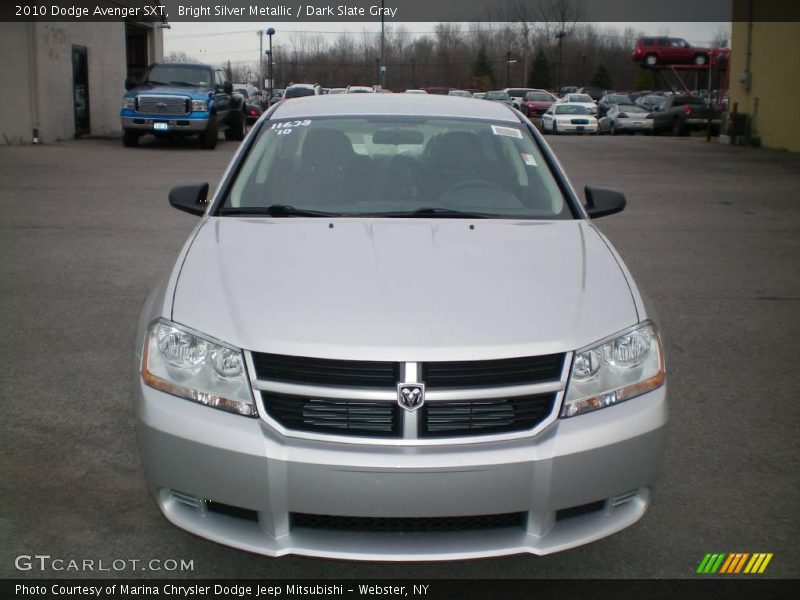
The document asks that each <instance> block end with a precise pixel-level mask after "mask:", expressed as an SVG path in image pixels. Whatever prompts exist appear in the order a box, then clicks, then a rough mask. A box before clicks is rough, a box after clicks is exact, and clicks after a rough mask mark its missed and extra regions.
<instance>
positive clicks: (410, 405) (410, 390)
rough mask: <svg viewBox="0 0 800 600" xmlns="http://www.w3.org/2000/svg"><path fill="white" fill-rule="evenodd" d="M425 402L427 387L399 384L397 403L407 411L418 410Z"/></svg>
mask: <svg viewBox="0 0 800 600" xmlns="http://www.w3.org/2000/svg"><path fill="white" fill-rule="evenodd" d="M424 401H425V385H424V384H422V383H399V384H397V402H398V404H400V406H402V407H403V408H405V409H406V410H417V409H418V408H419V407H420V406H422V403H423V402H424Z"/></svg>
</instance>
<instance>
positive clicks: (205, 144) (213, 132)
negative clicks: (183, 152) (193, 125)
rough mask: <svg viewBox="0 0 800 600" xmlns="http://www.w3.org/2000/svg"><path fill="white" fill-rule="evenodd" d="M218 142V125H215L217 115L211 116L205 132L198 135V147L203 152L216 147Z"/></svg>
mask: <svg viewBox="0 0 800 600" xmlns="http://www.w3.org/2000/svg"><path fill="white" fill-rule="evenodd" d="M218 140H219V125H218V124H217V115H211V116H210V117H209V119H208V124H207V125H206V128H205V131H203V132H202V133H201V134H200V147H201V148H203V149H204V150H213V149H214V148H216V147H217V141H218Z"/></svg>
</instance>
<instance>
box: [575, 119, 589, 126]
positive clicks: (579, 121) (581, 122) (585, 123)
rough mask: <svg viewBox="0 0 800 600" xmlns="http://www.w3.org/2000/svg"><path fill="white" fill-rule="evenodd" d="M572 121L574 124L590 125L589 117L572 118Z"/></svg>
mask: <svg viewBox="0 0 800 600" xmlns="http://www.w3.org/2000/svg"><path fill="white" fill-rule="evenodd" d="M571 123H572V124H573V125H588V124H589V119H572V121H571Z"/></svg>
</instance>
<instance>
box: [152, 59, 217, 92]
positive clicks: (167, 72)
mask: <svg viewBox="0 0 800 600" xmlns="http://www.w3.org/2000/svg"><path fill="white" fill-rule="evenodd" d="M142 83H144V84H145V85H146V84H149V83H151V84H157V85H182V86H189V87H203V88H207V87H210V86H211V69H209V68H207V67H203V66H200V65H198V66H196V67H194V66H191V65H155V66H153V67H152V68H151V69H150V70H149V71H148V72H147V74H146V75H145V78H144V81H143V82H142Z"/></svg>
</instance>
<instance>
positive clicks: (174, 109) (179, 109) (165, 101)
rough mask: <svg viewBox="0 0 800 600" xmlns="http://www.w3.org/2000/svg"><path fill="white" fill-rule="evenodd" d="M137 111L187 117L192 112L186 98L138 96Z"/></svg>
mask: <svg viewBox="0 0 800 600" xmlns="http://www.w3.org/2000/svg"><path fill="white" fill-rule="evenodd" d="M136 110H137V112H140V113H149V114H156V115H185V114H187V113H188V112H189V111H190V100H189V98H187V97H186V96H143V95H142V96H138V97H137V99H136Z"/></svg>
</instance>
